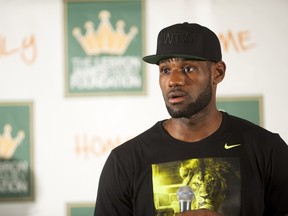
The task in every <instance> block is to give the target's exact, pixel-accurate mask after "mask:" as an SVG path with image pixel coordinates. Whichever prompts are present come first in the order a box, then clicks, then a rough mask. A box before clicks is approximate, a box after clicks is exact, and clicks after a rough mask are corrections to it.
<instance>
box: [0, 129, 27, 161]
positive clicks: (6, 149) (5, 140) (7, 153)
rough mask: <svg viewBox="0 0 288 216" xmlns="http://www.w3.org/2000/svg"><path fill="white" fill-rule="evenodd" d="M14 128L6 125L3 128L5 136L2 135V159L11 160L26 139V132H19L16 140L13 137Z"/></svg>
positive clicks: (0, 156) (0, 154)
mask: <svg viewBox="0 0 288 216" xmlns="http://www.w3.org/2000/svg"><path fill="white" fill-rule="evenodd" d="M11 132H12V126H11V125H10V124H6V125H5V126H4V127H3V134H2V135H1V134H0V158H2V159H10V158H12V156H13V154H14V152H15V151H16V149H17V147H18V146H19V144H20V143H21V142H22V140H23V139H24V137H25V133H24V131H22V130H21V131H19V132H18V134H17V136H16V137H15V138H13V137H12V135H11Z"/></svg>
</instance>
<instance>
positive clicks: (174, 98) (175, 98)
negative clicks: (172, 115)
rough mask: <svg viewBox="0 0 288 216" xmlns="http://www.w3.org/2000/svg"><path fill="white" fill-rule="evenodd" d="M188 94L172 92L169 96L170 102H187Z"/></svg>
mask: <svg viewBox="0 0 288 216" xmlns="http://www.w3.org/2000/svg"><path fill="white" fill-rule="evenodd" d="M185 97H186V94H185V93H184V92H180V91H177V92H170V93H169V94H168V102H169V103H171V104H177V103H181V102H183V101H184V100H185Z"/></svg>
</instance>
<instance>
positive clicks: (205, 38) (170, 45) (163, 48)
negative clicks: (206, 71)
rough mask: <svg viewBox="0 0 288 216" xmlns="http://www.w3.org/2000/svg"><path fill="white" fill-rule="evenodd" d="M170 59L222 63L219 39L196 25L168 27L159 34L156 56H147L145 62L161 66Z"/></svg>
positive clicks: (211, 32) (204, 28) (185, 24)
mask: <svg viewBox="0 0 288 216" xmlns="http://www.w3.org/2000/svg"><path fill="white" fill-rule="evenodd" d="M168 58H184V59H195V60H203V61H213V62H218V61H221V60H222V54H221V46H220V42H219V39H218V37H217V36H216V34H215V33H214V32H213V31H211V30H210V29H208V28H206V27H204V26H201V25H199V24H196V23H187V22H185V23H181V24H180V23H179V24H175V25H172V26H168V27H166V28H164V29H162V30H161V31H160V32H159V34H158V39H157V51H156V54H155V55H148V56H145V57H144V58H143V60H144V61H145V62H147V63H150V64H159V61H161V60H163V59H168Z"/></svg>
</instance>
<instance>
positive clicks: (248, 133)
mask: <svg viewBox="0 0 288 216" xmlns="http://www.w3.org/2000/svg"><path fill="white" fill-rule="evenodd" d="M143 60H144V61H146V62H148V63H151V64H156V65H159V83H160V87H161V90H162V94H163V98H164V100H165V104H166V107H167V110H168V112H169V114H170V116H171V118H170V119H167V120H163V121H159V122H157V123H156V124H155V125H154V126H153V127H151V128H150V129H149V130H147V131H145V132H144V133H142V134H140V135H139V136H137V137H135V138H134V139H131V140H129V141H128V142H126V143H124V144H123V145H120V146H119V147H117V148H115V149H114V150H112V152H111V154H110V155H109V157H108V159H107V161H106V164H105V166H104V168H103V171H102V174H101V178H100V182H99V187H98V195H97V200H96V206H95V213H94V215H95V216H130V215H134V216H153V215H157V216H164V215H171V216H172V215H178V216H200V215H202V216H205V215H207V216H209V215H210V216H219V215H225V216H236V215H241V216H250V215H253V216H258V215H259V216H260V215H270V216H271V215H288V205H287V200H288V198H287V195H288V172H287V171H286V170H283V169H284V167H285V166H287V165H288V146H287V144H286V143H285V142H284V141H283V140H282V139H281V138H280V136H279V135H278V134H274V133H272V132H269V131H267V130H265V129H263V128H261V127H259V126H257V125H254V124H252V123H250V122H248V121H246V120H243V119H240V118H237V117H234V116H231V115H229V114H228V113H225V112H220V111H218V110H217V107H216V88H217V85H218V84H219V83H220V82H221V81H222V80H223V78H224V76H225V70H226V66H225V63H224V62H223V61H222V54H221V48H220V43H219V40H218V38H217V36H216V35H215V34H214V33H213V32H212V31H211V30H210V29H208V28H206V27H204V26H200V25H198V24H189V23H183V24H175V25H172V26H169V27H167V28H164V29H163V30H161V31H160V33H159V35H158V43H157V52H156V54H155V55H150V56H146V57H144V58H143ZM183 188H190V189H191V191H190V190H189V191H190V192H187V191H186V192H185V193H186V194H185V193H184V192H183ZM179 191H182V192H181V193H182V194H181V193H180V192H179ZM183 193H184V197H189V200H185V199H186V198H185V199H184V198H182V197H181V196H182V195H183ZM183 206H184V207H183ZM187 206H188V207H187Z"/></svg>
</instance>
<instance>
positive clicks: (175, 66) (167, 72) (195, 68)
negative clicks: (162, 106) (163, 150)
mask: <svg viewBox="0 0 288 216" xmlns="http://www.w3.org/2000/svg"><path fill="white" fill-rule="evenodd" d="M159 71H160V77H159V83H160V87H161V90H162V94H163V97H164V100H165V103H166V107H167V110H168V112H169V114H170V116H171V117H172V118H181V117H184V118H189V117H192V116H193V115H195V114H197V113H198V112H199V111H201V110H203V109H204V108H206V107H207V105H208V104H209V103H210V101H211V98H212V83H211V70H210V63H209V62H206V61H195V60H183V59H176V58H173V59H168V60H164V61H161V62H160V64H159Z"/></svg>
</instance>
